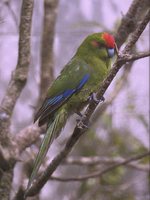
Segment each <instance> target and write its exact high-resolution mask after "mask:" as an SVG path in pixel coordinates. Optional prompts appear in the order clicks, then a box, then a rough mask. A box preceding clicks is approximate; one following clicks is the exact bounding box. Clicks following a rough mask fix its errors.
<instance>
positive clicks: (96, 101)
mask: <svg viewBox="0 0 150 200" xmlns="http://www.w3.org/2000/svg"><path fill="white" fill-rule="evenodd" d="M96 95H97V94H96V93H92V94H91V96H90V101H94V102H95V103H96V104H99V103H100V102H104V101H105V98H104V97H101V99H98V98H97V96H96Z"/></svg>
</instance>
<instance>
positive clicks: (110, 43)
mask: <svg viewBox="0 0 150 200" xmlns="http://www.w3.org/2000/svg"><path fill="white" fill-rule="evenodd" d="M102 38H103V39H104V41H105V43H106V45H107V47H109V48H115V39H114V37H113V36H112V35H110V34H108V33H103V35H102Z"/></svg>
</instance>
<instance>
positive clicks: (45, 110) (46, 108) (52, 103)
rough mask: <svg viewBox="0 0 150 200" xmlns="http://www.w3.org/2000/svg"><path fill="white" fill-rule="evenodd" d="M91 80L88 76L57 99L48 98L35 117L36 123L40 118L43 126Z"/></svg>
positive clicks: (56, 97)
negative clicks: (51, 115)
mask: <svg viewBox="0 0 150 200" xmlns="http://www.w3.org/2000/svg"><path fill="white" fill-rule="evenodd" d="M89 78H90V75H89V74H86V75H84V76H83V78H82V79H81V81H80V82H79V84H78V85H77V86H76V87H75V88H73V89H67V90H65V91H63V92H62V93H61V94H59V95H57V96H55V97H51V98H46V99H45V101H44V103H43V105H42V107H41V108H40V110H39V111H38V113H37V114H36V116H35V121H36V120H37V119H38V118H40V120H39V125H42V124H43V122H44V119H46V118H47V117H48V116H49V115H50V114H51V113H53V112H54V111H55V110H57V109H58V108H59V107H60V106H61V105H63V104H64V103H65V102H66V100H68V99H69V98H70V97H71V96H72V95H73V94H75V93H76V92H78V91H79V90H81V88H82V87H83V86H84V85H85V83H86V82H87V81H88V80H89Z"/></svg>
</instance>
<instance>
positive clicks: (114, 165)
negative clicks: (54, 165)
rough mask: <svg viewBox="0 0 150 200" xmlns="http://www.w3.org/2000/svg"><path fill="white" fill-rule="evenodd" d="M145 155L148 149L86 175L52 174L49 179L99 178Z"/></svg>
mask: <svg viewBox="0 0 150 200" xmlns="http://www.w3.org/2000/svg"><path fill="white" fill-rule="evenodd" d="M147 156H150V151H148V152H145V153H143V154H140V155H136V156H133V157H131V158H128V159H124V160H122V161H121V160H120V161H119V162H116V163H115V164H113V165H112V166H110V167H107V168H106V169H104V170H101V171H96V172H94V173H91V174H88V175H84V176H78V177H71V178H63V177H55V176H52V177H50V179H51V180H56V181H63V182H68V181H84V180H87V179H90V178H100V177H101V176H103V175H104V174H106V173H108V172H110V171H112V170H113V169H115V168H117V167H120V166H125V165H128V164H130V163H131V162H133V161H137V160H140V159H142V158H145V157H147ZM130 166H131V165H130ZM136 169H138V168H136ZM147 171H149V168H148V169H147Z"/></svg>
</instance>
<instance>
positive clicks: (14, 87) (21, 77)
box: [0, 0, 33, 147]
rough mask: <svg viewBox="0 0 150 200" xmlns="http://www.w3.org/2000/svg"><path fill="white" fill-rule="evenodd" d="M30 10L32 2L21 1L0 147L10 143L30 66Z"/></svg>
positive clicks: (1, 113)
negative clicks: (12, 122)
mask: <svg viewBox="0 0 150 200" xmlns="http://www.w3.org/2000/svg"><path fill="white" fill-rule="evenodd" d="M32 10H33V0H28V1H23V4H22V13H21V22H20V34H19V36H20V37H19V57H18V63H17V66H16V69H15V71H14V72H13V74H12V78H11V80H10V82H9V85H8V88H7V91H6V94H5V96H4V98H3V100H2V104H1V107H0V142H1V145H3V146H5V147H6V146H9V145H10V143H11V142H10V140H9V136H8V135H9V128H10V119H11V116H12V114H13V109H14V106H15V104H16V101H17V99H18V97H19V96H20V93H21V91H22V90H23V88H24V86H25V84H26V81H27V75H28V68H29V64H30V32H31V24H32Z"/></svg>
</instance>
